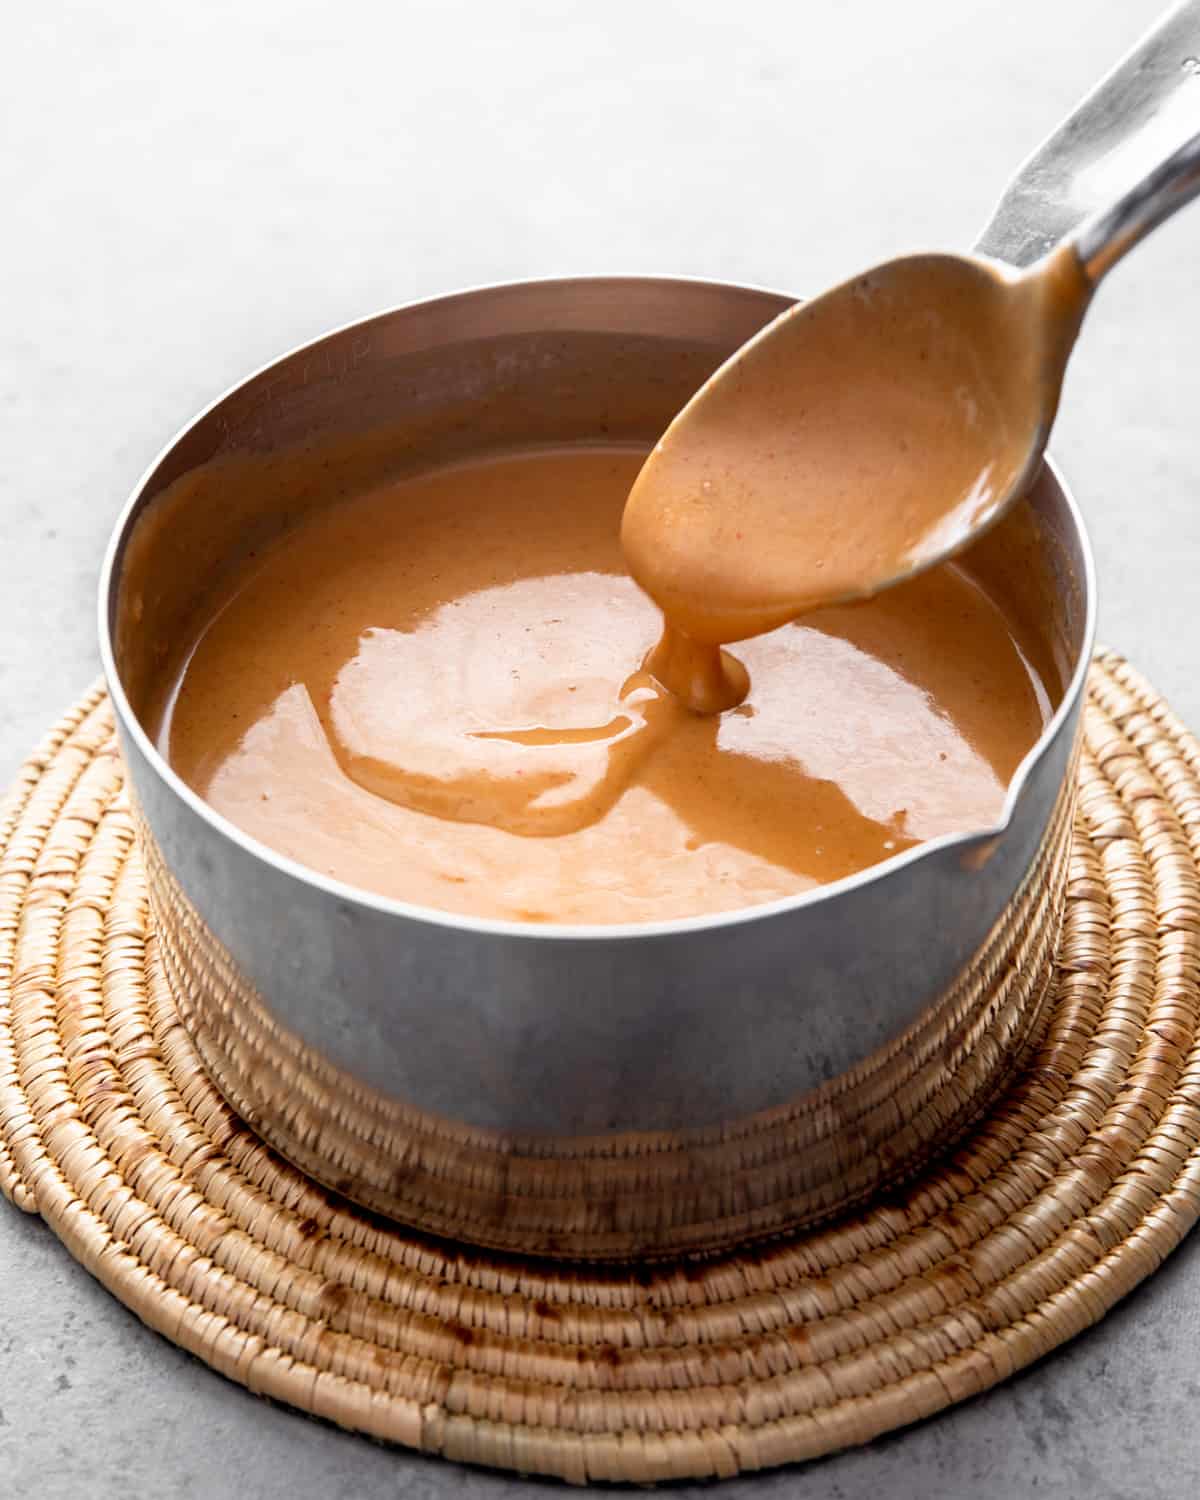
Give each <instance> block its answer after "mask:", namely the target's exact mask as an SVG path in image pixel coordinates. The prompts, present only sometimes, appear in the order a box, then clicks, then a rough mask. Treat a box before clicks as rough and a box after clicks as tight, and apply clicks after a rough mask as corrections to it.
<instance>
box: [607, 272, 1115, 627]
mask: <svg viewBox="0 0 1200 1500" xmlns="http://www.w3.org/2000/svg"><path fill="white" fill-rule="evenodd" d="M1089 292H1090V284H1089V283H1088V281H1087V278H1086V275H1085V274H1084V271H1083V268H1082V266H1081V265H1080V263H1079V261H1078V259H1077V258H1076V257H1075V255H1074V253H1073V252H1071V251H1069V250H1066V251H1058V252H1055V253H1054V254H1053V255H1051V256H1050V257H1048V258H1047V260H1045V261H1044V262H1042V263H1041V264H1040V265H1038V266H1036V267H1034V268H1033V269H1032V270H1031V271H1029V272H1026V273H1024V274H1019V273H1017V272H1014V271H1013V270H1012V269H1011V268H1010V267H1005V266H1001V265H999V264H996V263H994V262H991V261H988V260H984V259H982V258H978V257H972V256H958V255H912V256H907V257H905V258H903V259H900V260H894V261H891V262H889V263H887V264H886V265H882V266H878V267H876V268H875V269H874V270H871V271H868V272H866V273H865V274H863V275H860V276H855V277H853V278H852V279H851V280H849V281H846V282H843V283H842V284H841V285H840V286H837V287H834V288H833V289H832V290H831V291H828V292H826V293H825V294H824V295H823V296H821V297H817V298H816V299H814V300H813V301H811V302H806V303H802V304H800V305H798V306H796V307H794V308H791V309H789V310H788V311H787V312H785V313H784V314H783V315H782V316H781V317H779V318H777V319H776V320H775V321H774V322H773V323H771V324H770V325H769V326H768V327H767V328H765V329H763V331H762V332H761V333H759V334H758V335H757V336H756V337H755V338H753V339H751V340H750V342H749V343H748V344H746V345H745V346H744V347H743V348H742V349H740V350H739V351H738V352H737V353H736V354H735V355H734V356H733V358H732V359H730V360H728V361H727V362H726V363H725V364H724V365H722V366H721V368H720V369H719V370H718V371H717V372H716V373H715V374H714V375H713V376H712V377H711V378H710V379H709V380H708V381H707V382H706V383H705V385H704V386H703V387H702V388H701V389H700V390H699V391H698V392H697V394H696V395H695V396H694V397H693V398H692V400H691V401H690V402H689V403H688V404H687V406H685V407H684V408H683V410H682V411H681V412H680V413H679V415H678V416H677V417H676V418H675V420H674V421H673V422H672V423H671V425H670V426H669V427H668V429H667V431H666V433H665V434H664V436H663V438H662V439H661V441H660V442H659V443H658V445H657V446H656V448H655V449H654V452H653V453H652V454H651V456H650V457H649V459H648V460H647V462H646V464H645V466H644V467H643V469H642V471H641V473H640V475H639V477H638V480H637V483H636V484H635V486H634V488H633V491H632V492H631V494H630V497H629V501H628V504H627V506H626V509H625V514H624V519H623V524H622V534H621V535H622V544H623V546H624V549H625V554H626V557H627V559H628V561H629V564H630V568H631V571H632V572H633V574H634V577H635V578H637V579H638V581H639V582H640V583H641V584H642V586H643V587H644V588H645V589H646V591H647V592H648V593H649V594H651V595H652V596H653V597H654V599H655V600H656V601H657V602H658V603H659V605H660V606H661V607H662V608H663V610H664V612H665V613H666V614H667V615H668V617H669V618H670V619H671V620H672V622H673V623H675V624H676V625H677V626H678V627H679V628H680V629H682V630H683V631H684V632H686V634H687V635H689V636H690V637H691V638H693V639H694V640H697V641H703V642H711V643H716V642H722V641H733V640H741V639H745V638H746V637H748V636H752V635H758V634H760V633H761V632H763V631H766V630H772V629H774V628H775V627H776V626H779V625H782V624H784V623H785V622H786V621H787V620H790V619H792V618H794V617H795V616H796V615H798V614H800V613H802V612H804V611H805V610H808V609H812V608H816V607H818V606H820V605H826V604H834V603H845V602H848V601H850V600H854V599H861V598H865V597H867V596H869V595H871V594H874V593H876V592H878V591H879V590H880V589H882V588H884V587H886V586H887V585H889V584H891V583H894V582H896V581H898V580H899V579H900V578H903V577H908V576H910V575H912V574H914V573H916V572H919V571H921V570H923V569H925V568H928V567H931V566H933V565H934V564H936V563H938V562H941V561H943V560H944V559H945V558H947V557H949V556H950V555H951V554H952V553H954V552H957V551H958V550H959V549H960V548H961V547H962V546H963V545H964V544H965V543H966V542H967V541H968V540H969V539H970V538H971V537H972V536H974V535H977V534H978V533H979V532H980V531H981V530H982V529H983V528H984V527H986V526H987V525H989V524H990V523H991V522H992V521H994V520H995V519H996V518H997V517H998V516H999V515H1000V514H1001V513H1002V512H1003V511H1004V509H1005V508H1006V506H1007V505H1009V504H1010V503H1011V502H1012V500H1013V499H1015V498H1016V497H1017V496H1018V495H1020V494H1022V493H1023V492H1024V490H1025V489H1026V488H1027V487H1028V485H1029V483H1030V481H1031V480H1032V478H1033V476H1034V474H1035V473H1036V471H1037V467H1038V464H1039V463H1040V461H1041V456H1042V452H1043V449H1044V447H1045V443H1046V438H1047V435H1048V433H1049V431H1050V426H1051V423H1052V421H1053V418H1054V412H1055V409H1056V406H1057V402H1058V392H1059V388H1060V385H1061V382H1062V374H1063V368H1064V366H1065V363H1066V359H1067V356H1068V354H1069V352H1070V348H1071V344H1072V343H1073V341H1074V337H1075V333H1076V330H1077V328H1078V326H1079V321H1080V319H1081V318H1082V316H1083V310H1084V307H1085V306H1086V303H1087V299H1088V295H1089Z"/></svg>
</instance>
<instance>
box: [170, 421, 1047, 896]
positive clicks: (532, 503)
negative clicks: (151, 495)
mask: <svg viewBox="0 0 1200 1500" xmlns="http://www.w3.org/2000/svg"><path fill="white" fill-rule="evenodd" d="M644 458H645V454H644V452H642V451H640V450H637V451H635V450H632V449H625V448H612V447H605V448H599V447H597V448H589V447H585V446H571V447H568V448H562V449H557V450H547V451H536V452H529V451H527V452H521V453H515V454H508V455H501V456H493V457H490V458H487V459H481V460H478V461H473V462H470V463H464V464H459V465H456V466H453V467H447V468H444V469H441V470H437V471H434V472H431V473H427V474H424V475H420V476H418V477H415V478H411V479H405V480H401V481H396V482H394V483H391V484H388V485H385V486H383V487H381V488H376V489H374V490H371V491H369V492H366V493H363V494H360V495H357V496H354V497H352V498H349V499H347V500H343V501H340V502H338V503H336V504H333V505H330V506H329V507H328V508H326V509H324V510H322V511H319V512H318V513H316V514H313V515H310V516H308V517H306V518H305V519H304V520H303V521H301V522H300V523H298V524H297V525H296V526H295V527H294V529H293V530H292V531H291V532H289V533H287V534H286V535H284V536H283V537H282V538H281V539H280V540H279V541H278V542H277V543H275V544H274V545H273V546H271V547H269V548H268V549H266V550H265V551H264V552H262V553H261V554H260V555H259V556H257V557H255V558H252V559H251V558H247V559H246V560H245V561H244V563H243V565H242V566H241V568H240V570H238V571H237V572H236V574H235V576H234V577H233V579H232V581H231V582H230V583H229V585H228V586H227V588H226V589H225V591H224V593H223V594H222V596H221V597H220V598H218V599H214V600H212V601H211V602H210V606H209V607H208V610H207V617H206V621H205V623H204V625H203V628H202V629H201V630H200V632H199V635H198V638H197V639H196V640H195V641H194V642H192V643H190V648H189V651H188V653H187V655H186V658H185V660H183V661H182V662H181V663H180V664H179V669H178V671H177V674H176V678H175V680H174V682H173V684H172V690H171V692H170V694H169V695H168V697H167V700H166V702H165V705H164V707H163V710H162V713H161V718H160V724H159V741H160V744H161V746H162V748H163V750H164V752H165V753H166V755H167V756H168V758H169V760H170V761H171V763H172V764H173V765H174V766H175V768H176V769H177V770H178V771H179V773H180V774H181V775H182V776H183V777H184V779H185V780H187V781H188V782H189V783H190V784H191V785H192V786H193V787H194V788H195V789H196V791H197V792H199V793H200V795H202V796H203V797H205V798H206V799H207V800H208V801H209V802H210V803H211V804H212V805H213V806H214V807H215V808H216V810H217V811H218V812H220V813H223V814H224V815H225V816H226V817H228V818H229V819H230V820H231V821H233V822H234V823H236V824H237V825H238V826H239V827H241V828H243V829H244V830H245V831H246V832H248V833H249V834H251V835H253V836H254V837H257V838H259V839H261V840H262V841H263V842H264V843H266V844H269V845H271V846H272V847H274V848H276V849H278V850H280V851H281V852H282V853H284V854H286V855H289V856H291V857H292V858H294V859H297V860H299V861H301V862H302V863H304V864H307V865H309V866H310V867H313V868H315V869H317V870H319V871H322V872H324V873H327V874H329V875H332V876H334V877H336V878H338V879H340V880H343V881H346V882H348V883H350V884H352V885H356V886H360V887H365V888H367V889H370V890H374V891H377V892H379V893H380V894H382V895H385V896H389V897H394V898H398V899H402V900H407V901H411V902H415V903H418V904H421V905H426V906H434V907H439V908H442V909H444V910H447V911H453V912H466V913H473V914H478V915H484V916H499V917H507V918H516V919H520V920H525V921H550V920H554V921H578V922H592V923H596V922H599V923H604V922H624V921H649V920H658V919H664V918H673V917H681V916H689V915H698V914H702V913H706V912H713V911H721V910H729V909H735V908H738V907H745V906H749V905H754V904H756V903H760V902H764V901H771V900H775V899H778V898H780V897H785V896H789V895H793V894H795V893H797V892H800V891H803V890H806V889H809V888H811V887H813V886H815V885H818V884H821V883H824V882H827V881H831V880H836V879H839V878H841V877H842V876H844V875H848V874H850V873H852V872H854V871H855V870H859V869H862V868H864V867H865V866H868V865H871V864H874V863H876V862H878V861H879V860H883V859H886V858H888V857H890V856H891V855H892V854H894V853H896V852H898V851H900V850H902V849H905V848H908V847H910V846H911V845H913V844H914V843H916V842H919V841H920V840H923V839H928V838H933V837H936V836H938V835H939V834H944V833H951V832H960V831H964V830H967V829H971V828H978V827H983V826H986V825H987V824H988V823H990V822H992V821H994V819H995V818H996V816H997V815H998V813H999V811H1000V809H1001V807H1002V805H1003V801H1004V796H1005V790H1006V787H1007V783H1008V780H1009V778H1010V777H1011V775H1012V773H1013V771H1014V770H1015V768H1016V766H1017V764H1018V763H1019V761H1020V759H1021V758H1022V757H1023V756H1024V754H1025V753H1026V751H1027V750H1028V749H1029V747H1030V746H1031V745H1032V743H1033V742H1034V740H1035V739H1036V737H1037V735H1038V733H1039V732H1040V730H1041V727H1042V724H1043V721H1044V714H1045V710H1046V699H1045V694H1044V691H1043V689H1042V686H1041V684H1040V682H1039V681H1038V680H1037V678H1036V677H1035V676H1034V674H1033V673H1032V672H1031V670H1029V669H1028V668H1027V667H1026V665H1025V662H1024V659H1023V657H1022V653H1021V651H1020V650H1019V649H1018V646H1017V644H1016V643H1015V642H1014V639H1013V636H1012V633H1011V630H1010V627H1009V625H1008V623H1007V622H1006V620H1005V618H1004V616H1003V614H1002V613H1001V611H1000V610H999V609H998V608H997V606H996V605H995V604H994V603H993V602H992V600H991V599H990V598H988V597H987V595H986V594H984V593H983V591H982V590H981V589H980V588H979V587H978V586H977V585H976V584H975V583H974V582H973V581H972V579H971V577H970V575H969V574H968V573H967V572H965V571H964V570H963V569H962V568H960V567H957V566H942V567H938V568H935V569H933V570H931V571H930V572H928V573H926V574H925V575H924V576H922V577H921V578H918V579H916V580H914V581H913V582H912V583H909V584H906V585H903V586H901V587H899V588H896V589H892V590H889V591H887V592H886V593H885V594H882V595H880V596H879V597H878V598H877V599H875V600H874V601H872V602H871V603H870V604H867V605H860V606H855V607H853V608H846V607H843V608H830V609H825V610H821V611H817V612H815V613H811V614H808V615H806V616H805V618H804V619H803V621H802V622H799V623H796V624H792V625H788V626H786V627H785V628H783V629H780V630H777V631H775V632H774V633H773V634H771V635H763V636H761V637H759V638H757V639H754V640H750V641H748V642H746V644H745V645H744V647H742V648H740V654H741V655H742V656H743V657H744V668H743V667H742V666H739V665H738V664H736V663H731V659H729V660H727V661H726V663H725V664H724V665H722V666H720V667H719V673H720V678H719V679H718V682H717V684H716V690H717V691H718V692H719V691H720V687H721V682H722V681H723V680H724V679H725V674H729V676H730V677H731V678H732V679H734V686H735V688H736V689H737V690H738V693H739V695H740V694H741V693H742V692H746V693H747V696H746V697H745V701H744V702H742V704H741V706H740V707H737V708H733V709H732V710H731V711H729V712H726V713H722V714H719V715H713V716H711V717H707V718H706V717H701V716H698V715H696V714H694V713H691V712H689V711H688V710H687V709H686V708H685V707H684V706H683V704H682V703H680V702H679V701H678V699H676V698H675V697H674V696H673V695H672V694H671V693H670V692H668V691H667V690H666V689H665V688H664V687H663V686H661V685H660V681H659V679H658V676H657V672H658V668H659V666H661V662H660V661H659V660H658V658H656V657H652V658H651V665H652V666H653V667H654V669H655V670H654V671H646V670H643V671H634V673H633V675H632V676H630V666H631V664H636V663H637V662H639V661H641V660H643V659H645V658H646V657H647V656H648V655H649V654H650V653H651V650H652V648H653V647H654V644H655V641H656V639H657V638H658V636H659V633H660V626H661V617H660V615H659V612H658V610H657V609H656V607H655V606H654V604H653V603H652V602H651V601H650V600H649V599H648V598H647V597H646V595H645V594H644V593H643V592H642V590H641V589H640V588H639V587H638V586H637V585H636V584H635V583H634V581H633V580H632V579H631V578H630V577H629V576H628V574H627V572H626V569H625V564H624V559H623V557H622V553H621V548H620V544H619V540H618V532H619V526H620V519H621V514H622V507H623V506H624V503H625V499H626V496H627V494H628V493H629V489H630V485H631V484H632V483H633V481H634V479H635V477H636V476H637V474H638V472H639V469H640V468H641V466H642V463H643V461H644ZM685 649H690V643H685ZM718 660H719V658H718ZM681 670H682V671H684V672H685V673H691V674H695V673H701V674H702V673H703V671H704V670H705V669H704V667H703V663H702V662H701V664H700V665H699V666H696V665H695V663H692V664H690V665H689V664H686V663H685V664H684V665H683V666H682V667H681ZM744 671H748V677H745V678H743V677H742V676H741V674H742V673H743V672H744ZM689 680H693V681H700V680H701V679H700V678H697V677H696V676H695V675H693V676H692V677H691V678H690V679H689ZM751 684H752V685H751ZM712 686H713V684H712V682H711V681H709V682H708V684H707V687H705V691H707V690H708V689H709V688H711V687H712Z"/></svg>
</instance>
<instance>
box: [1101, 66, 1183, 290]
mask: <svg viewBox="0 0 1200 1500" xmlns="http://www.w3.org/2000/svg"><path fill="white" fill-rule="evenodd" d="M1197 95H1198V96H1200V89H1198V90H1197ZM1196 112H1197V116H1198V118H1200V97H1198V98H1197V101H1196ZM1198 193H1200V133H1197V134H1196V135H1194V136H1193V137H1192V138H1191V140H1190V141H1188V143H1187V144H1186V145H1185V146H1181V147H1180V148H1179V150H1178V151H1175V152H1172V154H1171V155H1170V156H1168V157H1167V159H1166V161H1164V162H1161V163H1160V164H1159V165H1158V166H1157V167H1155V168H1154V170H1153V171H1152V172H1148V173H1147V174H1146V176H1145V177H1143V178H1142V180H1141V181H1140V182H1138V183H1136V184H1135V185H1134V186H1133V187H1132V188H1130V189H1129V191H1128V192H1127V193H1125V194H1123V196H1122V197H1120V198H1118V199H1117V201H1116V202H1115V203H1114V204H1113V205H1112V207H1111V208H1106V209H1104V210H1103V212H1101V213H1098V214H1095V215H1094V216H1093V217H1092V218H1090V219H1088V221H1087V222H1086V223H1085V224H1084V225H1083V227H1082V228H1081V229H1080V230H1079V233H1078V234H1077V235H1076V236H1075V237H1074V240H1073V244H1074V246H1075V253H1076V254H1077V255H1078V256H1079V259H1080V262H1081V263H1082V265H1083V269H1084V271H1085V272H1086V273H1087V277H1088V280H1089V281H1090V282H1092V284H1093V285H1095V283H1096V282H1098V281H1099V280H1100V278H1101V277H1102V276H1103V275H1104V273H1105V272H1106V271H1107V270H1108V269H1109V268H1110V267H1111V266H1113V265H1115V264H1116V262H1117V261H1119V260H1120V259H1121V257H1122V256H1123V255H1124V254H1125V252H1126V251H1127V250H1132V249H1133V247H1134V245H1136V244H1137V242H1138V241H1139V240H1140V239H1143V238H1144V237H1145V236H1146V235H1148V234H1149V233H1150V231H1151V230H1152V229H1154V228H1156V227H1157V226H1158V225H1159V224H1161V223H1162V221H1163V220H1164V219H1169V218H1170V217H1171V215H1172V214H1173V213H1175V212H1176V211H1177V210H1178V209H1181V208H1182V207H1183V206H1184V204H1185V203H1190V202H1191V201H1192V199H1193V198H1194V197H1196V195H1197V194H1198Z"/></svg>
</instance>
